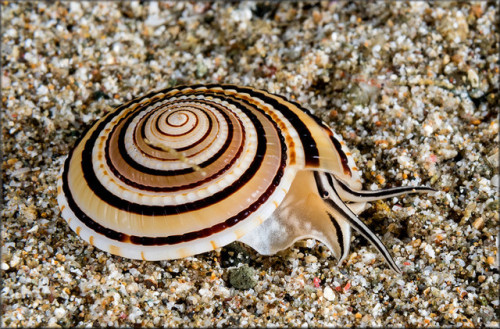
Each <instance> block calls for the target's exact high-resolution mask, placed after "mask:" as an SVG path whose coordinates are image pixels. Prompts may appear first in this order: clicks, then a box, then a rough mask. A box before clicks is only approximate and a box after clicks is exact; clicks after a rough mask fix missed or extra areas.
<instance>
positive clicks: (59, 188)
mask: <svg viewBox="0 0 500 329" xmlns="http://www.w3.org/2000/svg"><path fill="white" fill-rule="evenodd" d="M61 191H62V188H61V187H60V186H58V187H57V194H61Z"/></svg>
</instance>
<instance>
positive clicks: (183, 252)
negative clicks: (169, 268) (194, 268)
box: [177, 248, 191, 258]
mask: <svg viewBox="0 0 500 329" xmlns="http://www.w3.org/2000/svg"><path fill="white" fill-rule="evenodd" d="M177 254H178V255H179V258H186V257H188V256H191V253H190V252H189V251H187V249H186V248H179V249H177Z"/></svg>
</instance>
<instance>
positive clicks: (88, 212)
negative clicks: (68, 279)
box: [59, 86, 305, 260]
mask: <svg viewBox="0 0 500 329" xmlns="http://www.w3.org/2000/svg"><path fill="white" fill-rule="evenodd" d="M280 102H284V99H282V98H279V97H276V96H273V95H271V94H267V93H263V92H257V91H255V90H253V89H250V88H237V87H235V86H225V87H223V86H200V87H196V86H190V87H184V88H183V87H181V88H175V89H171V90H164V91H160V92H157V93H153V94H148V95H146V96H144V97H142V98H139V99H135V100H133V101H131V102H129V103H127V104H125V105H123V106H120V107H119V108H117V109H116V110H114V111H113V112H111V113H109V114H108V115H107V116H105V117H104V118H102V119H101V120H100V121H99V122H97V123H96V124H95V125H94V126H93V127H92V128H91V129H90V130H89V131H88V132H87V133H86V134H85V136H84V137H83V138H82V139H81V140H80V141H79V142H78V145H77V146H76V147H75V149H74V150H73V151H72V153H71V154H70V155H69V156H68V159H67V161H66V163H65V165H64V168H63V171H62V173H61V179H60V182H59V203H60V204H61V209H62V215H63V217H64V218H65V219H66V220H67V221H68V222H69V225H70V226H71V228H72V229H73V230H74V231H76V233H77V234H79V235H80V236H81V237H82V238H83V239H85V240H87V241H89V242H90V243H91V244H93V245H95V246H97V247H99V248H100V249H103V250H107V251H109V252H111V253H113V254H118V255H122V256H126V257H130V258H136V259H150V260H157V259H169V258H178V257H183V256H187V255H191V254H196V253H200V252H204V251H207V250H212V249H214V248H217V247H219V246H223V245H225V244H227V243H229V242H232V241H234V240H235V239H238V238H240V237H241V236H243V235H244V233H245V232H247V231H248V230H251V229H252V228H253V227H255V226H257V225H259V224H260V223H261V222H262V221H263V220H264V219H266V217H268V216H269V215H270V214H271V213H272V212H273V211H274V210H275V209H276V207H277V205H278V204H279V203H281V201H282V199H283V198H284V196H285V194H286V192H287V190H288V189H289V188H290V184H291V181H292V179H293V176H294V175H295V172H296V170H297V167H298V166H299V167H300V166H301V163H302V166H303V163H304V161H305V159H304V152H303V151H302V149H300V148H297V147H296V145H297V144H299V145H300V138H299V136H298V133H297V131H296V130H295V129H294V127H293V124H292V123H290V121H289V120H287V118H286V116H285V115H290V114H291V113H283V112H284V110H288V108H289V105H288V104H285V105H283V104H281V103H280ZM275 107H276V108H281V110H282V111H281V112H280V111H277V110H276V108H275ZM288 111H289V110H288ZM296 120H297V121H299V119H298V118H296ZM257 210H258V211H257ZM221 232H223V234H221ZM194 240H195V243H193V241H194ZM189 242H190V243H189ZM188 243H189V244H188Z"/></svg>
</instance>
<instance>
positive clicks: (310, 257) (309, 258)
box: [305, 255, 318, 264]
mask: <svg viewBox="0 0 500 329" xmlns="http://www.w3.org/2000/svg"><path fill="white" fill-rule="evenodd" d="M305 261H306V263H308V264H312V263H316V262H317V261H318V258H316V256H313V255H308V256H306V257H305Z"/></svg>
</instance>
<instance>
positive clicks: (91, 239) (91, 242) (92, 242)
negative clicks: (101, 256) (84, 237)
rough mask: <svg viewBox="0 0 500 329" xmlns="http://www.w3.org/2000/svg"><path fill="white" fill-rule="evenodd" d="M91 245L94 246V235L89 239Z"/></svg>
mask: <svg viewBox="0 0 500 329" xmlns="http://www.w3.org/2000/svg"><path fill="white" fill-rule="evenodd" d="M89 243H90V244H91V245H94V236H93V235H91V236H90V237H89Z"/></svg>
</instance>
